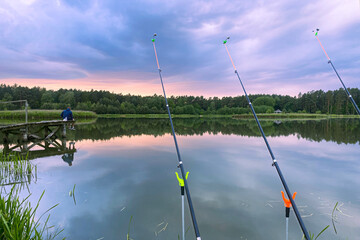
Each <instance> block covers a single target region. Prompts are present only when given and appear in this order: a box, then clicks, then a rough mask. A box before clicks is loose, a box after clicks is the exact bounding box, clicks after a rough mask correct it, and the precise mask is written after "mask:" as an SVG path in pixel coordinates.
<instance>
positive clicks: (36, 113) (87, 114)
mask: <svg viewBox="0 0 360 240" xmlns="http://www.w3.org/2000/svg"><path fill="white" fill-rule="evenodd" d="M61 112H62V110H39V109H35V110H33V109H31V110H29V111H28V119H29V121H31V120H50V119H53V120H55V119H60V113H61ZM73 115H74V118H75V119H78V120H80V119H95V118H113V119H114V118H144V119H146V118H148V119H166V118H168V115H167V114H96V113H95V112H91V111H78V110H73ZM171 116H172V118H204V119H215V118H233V119H252V118H253V115H252V114H238V115H218V114H216V115H215V114H206V115H191V114H172V115H171ZM257 116H258V117H259V119H282V120H286V119H289V120H290V119H292V120H296V119H299V120H303V119H329V118H359V116H358V115H336V114H315V113H279V114H276V113H260V114H257ZM0 119H4V120H5V119H6V120H17V121H21V120H23V119H24V120H25V111H24V110H16V111H0Z"/></svg>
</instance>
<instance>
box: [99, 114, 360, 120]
mask: <svg viewBox="0 0 360 240" xmlns="http://www.w3.org/2000/svg"><path fill="white" fill-rule="evenodd" d="M171 116H172V118H236V119H252V118H253V117H254V116H253V115H252V114H239V115H218V114H209V115H192V114H171ZM257 116H258V118H260V119H327V118H358V117H359V116H357V115H336V114H331V115H330V114H315V113H281V114H275V113H260V114H257ZM98 117H99V118H151V119H156V118H158V119H162V118H168V117H169V116H168V114H98Z"/></svg>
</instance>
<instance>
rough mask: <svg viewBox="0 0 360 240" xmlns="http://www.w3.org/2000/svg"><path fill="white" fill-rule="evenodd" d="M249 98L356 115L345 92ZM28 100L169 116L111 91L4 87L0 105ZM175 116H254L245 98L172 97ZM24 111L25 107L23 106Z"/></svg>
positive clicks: (292, 109)
mask: <svg viewBox="0 0 360 240" xmlns="http://www.w3.org/2000/svg"><path fill="white" fill-rule="evenodd" d="M348 90H349V91H350V93H351V95H352V97H353V98H354V100H355V102H357V103H360V90H359V89H358V88H351V89H348ZM249 98H250V100H251V102H252V104H253V106H254V108H255V111H256V112H257V113H273V112H274V111H275V110H277V109H279V110H281V111H283V112H286V113H298V112H301V113H324V114H355V110H354V108H353V106H352V104H351V103H350V102H349V100H348V97H347V95H346V92H345V90H344V89H342V88H340V89H338V90H334V91H327V92H325V91H323V90H317V91H310V92H307V93H303V94H302V93H299V94H298V96H295V97H292V96H288V95H286V96H283V95H277V94H272V95H269V94H267V95H265V94H254V95H249ZM25 99H26V100H28V103H29V106H30V108H32V109H64V108H66V107H67V106H71V107H72V109H76V110H88V111H94V112H96V113H97V114H163V113H166V108H165V101H164V98H163V96H161V95H156V94H154V95H153V96H139V95H130V94H127V95H123V94H115V93H111V92H109V91H97V90H91V91H83V90H78V89H59V90H56V91H54V90H47V89H45V88H40V87H33V88H29V87H22V86H19V85H16V84H15V85H13V86H10V85H5V84H1V85H0V101H14V100H25ZM168 102H169V106H170V108H171V112H172V113H173V114H200V115H205V114H221V115H230V114H246V113H250V109H249V107H248V103H247V101H246V98H245V96H236V97H222V98H219V97H210V98H205V97H203V96H196V97H195V96H171V97H169V98H168ZM19 106H20V105H19V104H5V103H4V104H0V110H15V109H19ZM22 107H23V106H22Z"/></svg>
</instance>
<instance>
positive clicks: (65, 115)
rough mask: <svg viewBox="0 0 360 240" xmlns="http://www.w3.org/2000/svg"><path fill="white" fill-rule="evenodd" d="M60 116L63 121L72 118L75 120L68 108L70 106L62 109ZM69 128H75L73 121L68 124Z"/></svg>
mask: <svg viewBox="0 0 360 240" xmlns="http://www.w3.org/2000/svg"><path fill="white" fill-rule="evenodd" d="M60 116H61V117H62V118H63V120H64V121H72V120H75V119H74V117H73V114H72V111H71V109H70V106H69V107H68V108H67V109H66V110H64V111H63V112H62V113H61V114H60ZM69 129H71V130H75V122H73V123H71V124H70V126H69Z"/></svg>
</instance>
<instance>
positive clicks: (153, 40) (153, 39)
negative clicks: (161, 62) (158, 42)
mask: <svg viewBox="0 0 360 240" xmlns="http://www.w3.org/2000/svg"><path fill="white" fill-rule="evenodd" d="M156 36H157V34H156V33H154V35H153V38H152V39H151V41H152V42H155V37H156Z"/></svg>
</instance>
